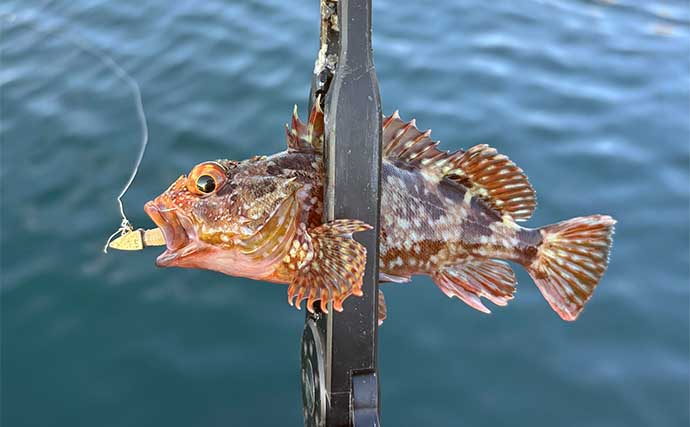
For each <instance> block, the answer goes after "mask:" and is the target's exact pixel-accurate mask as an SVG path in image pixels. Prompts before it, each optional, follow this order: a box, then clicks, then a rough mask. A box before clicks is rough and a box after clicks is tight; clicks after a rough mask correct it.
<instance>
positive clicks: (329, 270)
mask: <svg viewBox="0 0 690 427" xmlns="http://www.w3.org/2000/svg"><path fill="white" fill-rule="evenodd" d="M370 229H371V226H369V225H368V224H365V223H364V222H362V221H357V220H347V219H341V220H335V221H331V222H329V223H327V224H323V225H320V226H318V227H315V228H312V229H310V230H308V231H307V234H306V235H305V238H306V240H305V242H304V243H303V244H305V246H306V249H307V255H306V257H305V258H304V260H303V261H302V262H301V263H300V265H299V266H298V268H297V270H296V271H295V274H294V276H293V279H292V281H291V282H290V286H289V287H288V302H289V303H290V305H292V304H295V305H296V306H297V308H300V303H301V302H302V301H303V300H305V299H306V300H307V310H309V311H310V312H313V311H314V302H315V301H316V300H320V301H321V303H320V306H321V311H323V312H324V313H326V312H328V309H327V307H328V302H329V301H333V308H334V309H335V310H336V311H342V310H343V301H345V299H346V298H347V297H349V296H350V295H357V296H362V276H363V275H364V267H365V264H366V258H367V251H366V248H365V247H364V246H362V245H361V244H360V243H359V242H357V241H355V240H354V239H353V238H352V233H355V232H358V231H365V230H370Z"/></svg>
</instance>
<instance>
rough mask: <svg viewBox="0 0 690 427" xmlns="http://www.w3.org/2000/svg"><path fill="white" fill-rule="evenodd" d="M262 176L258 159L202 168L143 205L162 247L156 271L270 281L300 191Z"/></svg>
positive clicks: (291, 183) (289, 231)
mask: <svg viewBox="0 0 690 427" xmlns="http://www.w3.org/2000/svg"><path fill="white" fill-rule="evenodd" d="M263 172H264V171H262V167H261V161H260V160H257V159H250V160H246V161H243V162H236V161H231V160H216V161H210V162H204V163H200V164H198V165H196V166H195V167H194V168H192V170H191V171H190V172H189V174H187V175H182V176H180V177H179V178H178V179H177V180H175V181H174V182H173V183H172V185H170V187H168V189H167V190H166V191H164V192H163V193H162V194H161V195H159V196H158V197H156V198H155V199H153V200H151V201H149V202H147V203H146V205H145V206H144V210H145V212H146V213H147V214H148V216H149V217H150V218H151V219H152V220H153V222H154V223H155V224H156V225H157V226H158V227H159V228H160V230H161V232H162V234H163V236H164V238H165V244H166V250H165V251H164V252H163V253H162V254H161V255H160V256H158V258H157V259H156V265H158V266H159V267H183V268H200V269H207V270H214V271H219V272H222V273H225V274H228V275H232V276H239V277H248V278H253V279H263V280H272V276H273V273H274V270H275V267H276V266H277V265H278V264H279V263H280V261H281V260H282V257H283V256H284V254H283V253H282V252H281V251H280V248H281V247H282V246H281V245H280V244H281V243H282V242H285V241H287V240H288V239H289V238H290V237H291V236H292V235H293V234H294V221H290V219H293V218H294V216H295V209H294V205H295V203H290V201H291V200H294V199H295V198H294V197H293V196H294V194H295V192H296V191H297V189H298V186H297V185H296V183H294V180H292V179H281V178H280V177H273V176H266V174H265V173H263Z"/></svg>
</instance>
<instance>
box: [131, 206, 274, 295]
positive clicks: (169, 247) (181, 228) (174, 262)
mask: <svg viewBox="0 0 690 427" xmlns="http://www.w3.org/2000/svg"><path fill="white" fill-rule="evenodd" d="M144 211H145V212H146V214H147V215H148V216H149V217H150V218H151V220H152V221H153V222H154V223H155V224H156V225H157V226H158V228H159V229H160V230H161V232H162V233H163V237H164V239H165V245H166V250H165V251H164V252H163V253H162V254H160V255H159V256H158V257H157V258H156V265H157V266H158V267H180V268H199V269H204V270H213V271H218V272H220V273H223V274H227V275H230V276H236V277H247V278H250V279H255V280H265V281H269V282H279V283H285V282H286V280H285V279H284V278H282V277H281V275H278V274H276V262H275V260H272V259H263V260H262V259H255V258H252V257H248V256H247V255H245V254H243V253H242V252H241V251H240V250H238V249H236V248H231V247H223V246H216V245H214V244H212V243H208V242H205V241H204V240H203V239H201V238H200V237H199V234H198V232H197V228H196V226H195V223H194V222H193V220H192V218H191V217H190V216H188V215H186V214H185V213H183V211H182V210H181V209H178V208H175V207H174V206H172V205H171V204H170V203H168V201H167V199H165V196H164V195H163V196H161V197H158V198H157V199H155V200H152V201H149V202H147V203H146V205H145V206H144ZM281 256H282V255H281Z"/></svg>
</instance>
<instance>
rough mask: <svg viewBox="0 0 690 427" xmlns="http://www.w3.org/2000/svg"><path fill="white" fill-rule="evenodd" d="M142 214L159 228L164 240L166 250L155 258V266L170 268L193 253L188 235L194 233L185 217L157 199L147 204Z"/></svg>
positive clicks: (189, 221)
mask: <svg viewBox="0 0 690 427" xmlns="http://www.w3.org/2000/svg"><path fill="white" fill-rule="evenodd" d="M144 212H146V214H147V215H148V216H149V217H150V218H151V220H152V221H153V222H154V223H155V224H156V225H157V226H158V228H160V230H161V232H162V233H163V238H164V239H165V246H166V250H165V252H163V253H162V254H160V255H159V256H158V258H156V265H157V266H159V267H168V266H171V265H173V264H174V263H175V261H177V260H178V259H179V258H181V257H183V256H186V255H189V254H190V253H192V252H194V250H193V245H191V243H192V241H193V239H192V238H191V237H192V236H191V235H190V233H192V234H193V235H196V233H194V230H193V225H192V222H191V220H190V219H189V218H187V216H186V215H184V214H182V213H181V212H180V211H179V210H177V209H175V208H174V207H172V206H168V204H166V203H165V202H164V201H161V200H158V199H157V200H151V201H149V202H147V203H146V204H145V205H144Z"/></svg>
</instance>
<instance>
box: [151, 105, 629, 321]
mask: <svg viewBox="0 0 690 427" xmlns="http://www.w3.org/2000/svg"><path fill="white" fill-rule="evenodd" d="M285 129H286V140H287V149H286V150H285V151H283V152H280V153H277V154H273V155H270V156H259V155H257V156H254V157H252V158H249V159H246V160H242V161H237V160H228V159H218V160H213V161H206V162H203V163H200V164H198V165H196V166H194V167H193V168H192V169H191V171H190V172H189V173H188V174H186V175H184V174H183V175H181V176H180V177H179V178H178V179H177V180H175V181H174V182H173V183H172V184H171V185H170V186H169V187H168V189H167V190H165V191H164V192H163V193H161V194H160V195H159V196H158V197H156V198H155V199H153V200H151V201H149V202H147V203H146V204H145V207H144V210H145V212H146V213H147V215H148V216H149V217H150V218H151V219H152V220H153V222H154V223H155V224H156V226H157V227H158V229H159V230H160V231H159V232H158V234H160V235H162V239H163V240H164V241H165V245H166V249H165V251H164V252H163V253H162V254H160V255H159V256H158V257H157V259H156V264H157V265H158V266H160V267H182V268H197V269H206V270H214V271H218V272H221V273H224V274H226V275H230V276H237V277H246V278H250V279H255V280H261V281H265V282H272V283H278V284H285V285H287V294H288V302H289V303H290V304H291V305H295V306H296V307H297V308H300V307H301V303H302V302H303V301H304V300H306V307H307V309H308V310H309V311H311V312H313V311H314V309H315V305H316V304H317V303H318V306H317V307H318V308H319V309H320V310H321V311H322V312H328V308H329V306H332V308H333V309H334V310H336V311H342V310H343V303H344V301H345V300H346V299H347V298H348V297H350V296H352V295H355V296H361V295H362V294H363V292H362V276H363V273H364V267H365V264H366V249H365V248H364V246H362V245H361V244H360V243H359V242H357V241H356V240H355V238H354V237H353V236H354V234H355V233H367V232H369V233H371V232H374V231H372V230H371V228H372V227H371V226H369V225H368V224H366V223H364V222H363V221H360V220H357V219H353V218H339V219H335V220H333V221H329V222H325V223H324V222H323V210H324V204H323V203H324V202H323V190H324V179H325V168H324V162H323V141H324V115H323V111H322V109H321V107H320V105H319V102H316V103H315V105H314V107H313V108H312V109H311V111H310V112H309V117H308V119H307V121H306V122H303V121H302V120H301V119H300V118H299V116H298V113H297V106H295V109H294V111H293V115H292V121H291V124H290V125H288V124H286V125H285ZM430 135H431V131H430V130H427V131H421V130H419V129H418V128H417V125H416V122H415V120H414V119H413V120H411V121H404V120H402V119H401V117H400V114H399V113H398V112H397V111H396V112H394V113H393V114H392V115H390V116H384V117H383V120H382V144H383V149H382V165H381V192H380V194H381V214H380V215H381V216H380V232H379V233H380V236H379V237H380V248H379V252H380V253H379V259H378V263H379V271H380V276H379V280H380V281H381V282H396V283H405V282H409V281H410V280H411V279H412V277H413V276H418V275H427V276H430V277H431V278H432V280H433V282H434V283H435V284H436V286H437V287H438V288H439V289H440V290H441V291H442V292H443V293H444V294H446V295H447V296H448V297H451V298H452V297H456V298H458V299H460V300H461V301H463V302H464V303H466V304H467V305H469V306H470V307H472V308H474V309H476V310H478V311H480V312H484V313H490V310H489V308H488V307H487V306H486V305H485V303H486V301H489V302H491V303H492V304H494V305H496V306H505V305H507V304H508V302H509V301H510V300H511V299H513V297H514V295H515V290H516V286H517V281H516V277H515V273H514V272H513V270H512V268H511V264H509V262H510V263H514V264H517V265H520V266H522V267H523V268H525V269H526V270H527V272H528V273H529V275H530V277H531V278H532V280H533V281H534V283H535V284H536V286H537V288H538V289H539V291H541V294H542V295H543V297H544V298H545V299H546V301H547V302H548V304H549V305H550V306H551V308H552V309H553V310H554V311H555V312H556V313H557V314H558V315H559V316H560V317H561V318H562V319H564V320H566V321H573V320H575V319H577V318H578V316H579V315H580V313H581V312H582V310H583V308H584V306H585V304H586V303H587V302H588V300H589V299H590V298H591V296H592V294H593V291H594V289H595V288H596V287H597V285H598V283H599V282H600V280H601V278H602V276H603V275H604V272H605V271H606V269H607V267H608V263H609V255H610V250H611V245H612V236H613V234H614V226H615V223H616V221H615V220H614V219H613V218H612V217H610V216H608V215H590V216H583V217H577V218H573V219H568V220H565V221H561V222H557V223H555V224H552V225H547V226H543V227H538V228H527V227H523V226H521V225H519V224H518V223H519V222H523V221H526V220H528V219H529V218H530V217H531V216H532V213H533V212H534V210H535V208H536V206H537V199H536V194H535V191H534V189H533V187H532V185H531V184H530V183H529V181H528V178H527V176H526V175H525V173H524V172H523V170H522V169H520V168H519V167H518V166H517V165H516V164H515V163H513V161H511V160H510V159H509V158H508V157H507V156H505V155H503V154H500V153H499V152H498V151H497V150H496V149H494V148H492V147H490V146H488V145H485V144H480V145H475V146H473V147H471V148H469V149H467V150H458V151H455V152H448V151H442V150H440V149H439V148H438V144H439V143H438V141H435V140H433V139H431V137H430ZM161 243H162V240H161ZM378 302H379V308H378V313H379V317H380V318H381V317H385V316H386V312H387V311H386V307H385V302H384V297H383V294H382V293H381V292H380V293H379V295H378ZM331 304H332V305H331ZM379 320H380V321H382V319H379Z"/></svg>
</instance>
